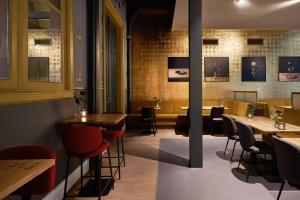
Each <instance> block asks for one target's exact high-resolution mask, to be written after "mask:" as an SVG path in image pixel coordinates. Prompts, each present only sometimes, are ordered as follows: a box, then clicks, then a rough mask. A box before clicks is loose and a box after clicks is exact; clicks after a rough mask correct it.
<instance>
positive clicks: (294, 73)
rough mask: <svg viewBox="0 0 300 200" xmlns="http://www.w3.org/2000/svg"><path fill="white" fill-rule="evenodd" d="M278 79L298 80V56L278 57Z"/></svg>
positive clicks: (299, 69) (285, 80)
mask: <svg viewBox="0 0 300 200" xmlns="http://www.w3.org/2000/svg"><path fill="white" fill-rule="evenodd" d="M278 80H279V81H282V82H299V81H300V57H279V71H278Z"/></svg>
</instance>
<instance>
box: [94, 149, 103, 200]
mask: <svg viewBox="0 0 300 200" xmlns="http://www.w3.org/2000/svg"><path fill="white" fill-rule="evenodd" d="M101 167H102V155H100V156H98V157H96V158H95V180H96V184H97V190H98V191H97V194H98V200H100V199H101V195H102V192H103V191H102V184H101V171H102V170H101Z"/></svg>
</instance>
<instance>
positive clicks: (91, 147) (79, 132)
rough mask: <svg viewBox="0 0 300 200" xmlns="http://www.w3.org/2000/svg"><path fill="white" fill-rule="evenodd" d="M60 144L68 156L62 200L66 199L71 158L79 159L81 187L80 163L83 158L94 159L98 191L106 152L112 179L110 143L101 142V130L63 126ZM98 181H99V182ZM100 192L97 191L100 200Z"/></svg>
mask: <svg viewBox="0 0 300 200" xmlns="http://www.w3.org/2000/svg"><path fill="white" fill-rule="evenodd" d="M62 143H63V146H64V148H65V150H66V152H67V154H68V158H67V167H66V175H65V176H66V177H65V179H66V180H65V188H64V199H65V198H66V197H67V185H68V173H69V165H70V160H71V156H73V157H77V158H79V159H80V168H81V170H80V186H81V189H82V185H83V179H82V178H83V170H82V163H83V159H85V158H92V159H95V181H96V184H97V188H98V190H100V188H101V171H100V170H101V165H102V154H103V153H104V152H105V150H107V153H108V158H109V166H110V175H111V176H110V177H112V168H111V159H110V150H109V146H110V142H108V141H103V140H102V133H101V130H100V129H99V128H97V127H93V126H74V127H73V126H65V127H63V130H62ZM99 179H100V180H99ZM105 187H106V186H105ZM102 193H103V190H102V191H97V194H98V197H99V199H100V197H101V195H102Z"/></svg>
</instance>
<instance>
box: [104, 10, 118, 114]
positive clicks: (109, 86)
mask: <svg viewBox="0 0 300 200" xmlns="http://www.w3.org/2000/svg"><path fill="white" fill-rule="evenodd" d="M105 25H106V26H105V27H106V30H105V33H106V34H105V35H106V41H105V52H106V54H105V56H106V57H105V60H106V62H105V66H104V67H105V72H106V88H105V90H106V105H105V106H106V112H117V111H118V104H117V101H118V97H117V96H118V81H117V80H118V66H117V65H118V60H117V59H118V55H117V54H118V52H117V45H118V44H117V26H116V25H115V24H114V22H113V21H112V20H111V18H110V17H109V16H107V17H106V22H105Z"/></svg>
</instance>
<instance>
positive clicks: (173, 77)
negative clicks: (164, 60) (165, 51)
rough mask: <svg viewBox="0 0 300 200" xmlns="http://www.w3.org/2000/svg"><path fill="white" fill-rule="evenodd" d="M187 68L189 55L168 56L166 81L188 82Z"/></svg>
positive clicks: (188, 66)
mask: <svg viewBox="0 0 300 200" xmlns="http://www.w3.org/2000/svg"><path fill="white" fill-rule="evenodd" d="M189 68H190V60H189V57H168V81H169V82H188V81H189Z"/></svg>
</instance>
